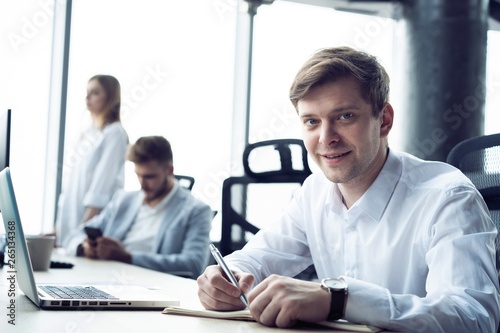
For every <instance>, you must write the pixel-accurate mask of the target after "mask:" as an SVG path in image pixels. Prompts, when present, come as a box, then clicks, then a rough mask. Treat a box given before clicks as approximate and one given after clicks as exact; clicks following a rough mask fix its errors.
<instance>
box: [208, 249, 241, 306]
mask: <svg viewBox="0 0 500 333" xmlns="http://www.w3.org/2000/svg"><path fill="white" fill-rule="evenodd" d="M210 252H212V255H213V256H214V258H215V261H217V263H218V264H219V266H220V267H221V268H222V271H223V272H224V274H225V275H226V277H227V278H228V279H229V281H231V283H232V284H233V285H234V286H236V287H237V288H238V289H240V287H239V286H238V281H236V277H235V276H234V274H233V272H231V270H230V269H229V267H227V265H226V263H225V262H224V259H223V258H222V255H221V254H220V252H219V250H218V249H217V248H216V247H215V245H214V244H210ZM240 291H241V289H240ZM240 299H241V301H242V302H243V304H245V306H246V307H248V301H247V298H246V296H245V294H244V293H243V291H242V292H241V295H240Z"/></svg>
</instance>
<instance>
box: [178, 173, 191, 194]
mask: <svg viewBox="0 0 500 333" xmlns="http://www.w3.org/2000/svg"><path fill="white" fill-rule="evenodd" d="M174 177H175V179H177V180H178V181H179V185H181V186H182V187H185V188H187V189H188V190H190V191H191V190H192V189H193V186H194V178H193V177H190V176H184V175H175V176H174Z"/></svg>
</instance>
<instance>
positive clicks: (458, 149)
mask: <svg viewBox="0 0 500 333" xmlns="http://www.w3.org/2000/svg"><path fill="white" fill-rule="evenodd" d="M446 162H448V163H449V164H451V165H453V166H455V167H457V168H458V169H460V170H461V171H462V172H463V173H464V174H465V175H466V176H467V177H468V178H469V179H470V180H471V181H472V183H473V184H474V185H475V186H476V188H477V189H478V190H479V192H480V193H481V195H482V196H483V198H484V201H485V202H486V205H487V206H488V209H489V211H490V214H491V219H492V220H493V222H494V223H495V225H496V227H497V229H498V230H499V234H498V235H497V238H496V242H495V246H496V250H497V271H498V275H499V277H500V134H493V135H485V136H480V137H476V138H472V139H468V140H465V141H462V142H460V143H459V144H457V145H456V146H455V147H454V148H453V149H452V150H451V151H450V153H449V155H448V158H447V159H446Z"/></svg>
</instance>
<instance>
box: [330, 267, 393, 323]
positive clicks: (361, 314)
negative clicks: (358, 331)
mask: <svg viewBox="0 0 500 333" xmlns="http://www.w3.org/2000/svg"><path fill="white" fill-rule="evenodd" d="M339 278H341V279H343V280H344V281H345V282H346V283H347V306H346V310H345V314H344V318H345V319H346V320H348V321H350V322H353V323H360V324H366V323H371V324H372V325H373V323H377V322H381V321H382V322H389V319H390V307H389V306H388V305H389V304H390V302H389V298H390V295H389V291H388V290H387V289H386V288H383V287H380V286H378V285H375V284H373V283H369V282H365V281H360V280H357V279H353V278H350V277H348V276H340V277H339Z"/></svg>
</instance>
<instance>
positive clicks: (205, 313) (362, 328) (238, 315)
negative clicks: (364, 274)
mask: <svg viewBox="0 0 500 333" xmlns="http://www.w3.org/2000/svg"><path fill="white" fill-rule="evenodd" d="M162 313H164V314H177V315H184V316H194V317H205V318H215V319H231V320H248V321H253V320H254V319H253V317H252V315H251V314H250V311H249V310H248V309H245V310H239V311H210V310H204V309H187V308H181V307H178V306H169V307H166V308H165V309H164V310H163V312H162ZM316 324H318V325H321V326H326V327H330V328H334V329H337V330H342V331H347V332H380V331H382V329H380V328H378V327H375V326H369V325H360V324H353V323H350V322H348V321H345V320H336V321H322V322H319V323H316Z"/></svg>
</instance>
